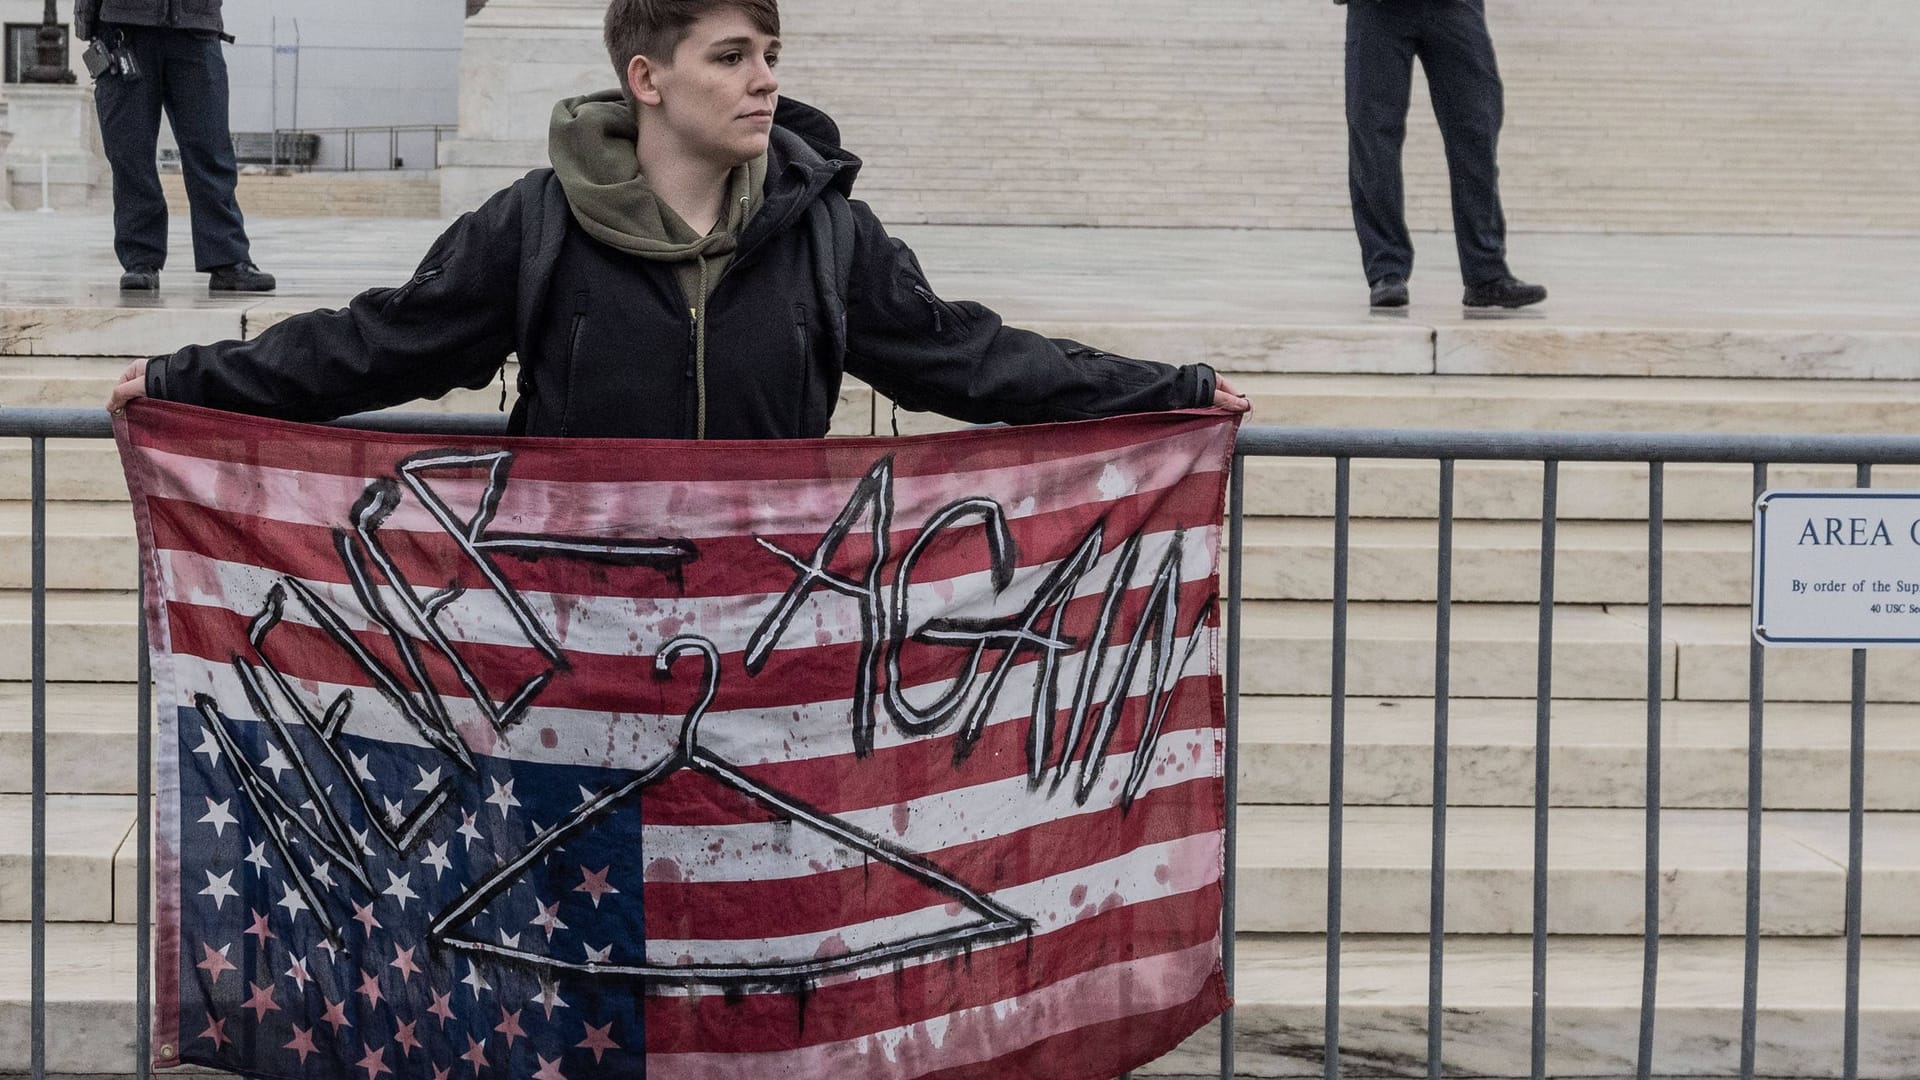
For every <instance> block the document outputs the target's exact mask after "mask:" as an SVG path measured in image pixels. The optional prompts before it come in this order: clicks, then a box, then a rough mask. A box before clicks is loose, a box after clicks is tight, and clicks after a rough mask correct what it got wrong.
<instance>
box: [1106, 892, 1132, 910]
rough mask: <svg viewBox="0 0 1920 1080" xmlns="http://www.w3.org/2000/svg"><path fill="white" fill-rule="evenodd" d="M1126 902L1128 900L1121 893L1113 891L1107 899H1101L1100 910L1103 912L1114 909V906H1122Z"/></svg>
mask: <svg viewBox="0 0 1920 1080" xmlns="http://www.w3.org/2000/svg"><path fill="white" fill-rule="evenodd" d="M1125 903H1126V901H1125V900H1122V899H1121V898H1120V894H1119V893H1113V894H1111V895H1109V896H1108V897H1107V898H1106V899H1105V900H1102V901H1100V910H1101V911H1103V912H1105V911H1112V910H1113V909H1114V908H1117V907H1121V906H1122V905H1124V904H1125Z"/></svg>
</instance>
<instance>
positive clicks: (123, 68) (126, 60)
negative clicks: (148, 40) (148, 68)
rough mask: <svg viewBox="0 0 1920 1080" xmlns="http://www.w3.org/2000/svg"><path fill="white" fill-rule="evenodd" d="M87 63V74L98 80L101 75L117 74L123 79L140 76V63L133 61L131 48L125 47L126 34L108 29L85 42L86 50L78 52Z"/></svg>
mask: <svg viewBox="0 0 1920 1080" xmlns="http://www.w3.org/2000/svg"><path fill="white" fill-rule="evenodd" d="M80 59H81V61H82V62H83V63H85V64H86V65H87V74H89V75H92V76H93V77H94V79H96V80H98V79H99V78H100V77H101V76H103V75H118V76H120V77H121V78H123V79H137V78H139V77H140V65H139V64H138V63H136V62H134V59H133V50H132V49H129V48H127V35H126V34H124V33H122V32H120V31H118V30H110V31H108V32H106V33H104V34H101V35H100V36H99V37H96V38H94V39H93V40H92V41H89V42H87V50H86V51H85V52H83V53H81V54H80Z"/></svg>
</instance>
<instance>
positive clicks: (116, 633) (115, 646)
mask: <svg viewBox="0 0 1920 1080" xmlns="http://www.w3.org/2000/svg"><path fill="white" fill-rule="evenodd" d="M134 597H135V594H134V593H133V592H131V591H129V592H102V591H93V592H79V591H74V590H68V589H56V590H50V591H48V593H47V595H46V603H47V626H46V635H47V678H48V679H49V680H60V681H73V682H124V681H127V680H130V679H132V678H133V676H134V673H135V670H136V664H135V657H134V645H135V643H136V641H137V640H138V635H137V634H136V632H135V627H134V613H135V610H136V604H135V599H134ZM32 625H33V624H32V594H31V593H30V592H29V591H28V590H25V589H0V680H8V681H20V680H28V679H31V678H32V677H33V665H32V655H33V653H32V644H31V643H32Z"/></svg>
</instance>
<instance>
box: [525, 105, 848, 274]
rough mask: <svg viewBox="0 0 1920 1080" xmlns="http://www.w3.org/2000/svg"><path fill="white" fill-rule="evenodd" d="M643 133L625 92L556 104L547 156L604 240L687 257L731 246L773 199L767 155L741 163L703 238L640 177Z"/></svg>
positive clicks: (573, 202)
mask: <svg viewBox="0 0 1920 1080" xmlns="http://www.w3.org/2000/svg"><path fill="white" fill-rule="evenodd" d="M828 123H829V124H831V123H832V122H831V121H828ZM638 138H639V131H638V129H637V128H636V127H635V125H634V121H633V114H632V112H631V111H630V110H629V109H628V107H627V102H626V98H625V97H623V96H622V95H621V93H620V91H618V90H602V91H599V92H598V93H593V94H586V95H583V96H580V97H573V98H567V99H565V100H563V101H561V102H559V103H558V104H556V105H554V107H553V118H552V121H551V123H550V124H549V125H548V131H547V156H548V157H549V158H550V159H551V160H552V162H553V172H554V175H555V176H557V177H558V178H559V180H560V185H561V188H562V189H563V190H564V191H565V192H566V196H567V204H568V206H569V207H571V208H572V210H573V216H574V219H575V220H577V221H578V222H579V223H580V227H581V228H582V229H584V230H586V232H587V234H588V235H589V236H592V237H593V238H594V239H596V240H599V241H600V242H601V243H604V244H607V245H609V246H610V247H613V248H616V249H618V250H620V251H625V252H627V253H629V254H632V255H638V256H640V257H641V258H644V259H658V260H661V261H663V262H685V261H691V260H694V259H696V258H712V257H714V256H717V255H724V254H727V253H728V252H731V251H732V250H733V249H734V247H735V246H736V244H737V243H738V240H739V236H740V233H741V231H742V230H743V229H745V228H746V225H747V222H748V221H750V220H751V219H752V218H753V216H754V214H755V212H757V211H758V210H759V209H760V203H761V201H762V200H763V199H764V197H765V196H764V192H765V187H766V176H767V159H766V155H764V154H763V155H761V156H760V157H759V158H756V159H754V160H753V161H750V162H748V163H747V164H745V165H740V166H736V167H735V168H734V170H733V173H732V175H731V176H730V177H729V178H728V187H729V190H728V193H727V216H726V220H725V222H724V224H723V227H722V228H719V229H715V230H714V231H713V232H711V233H709V234H707V235H705V236H701V235H699V234H697V233H695V232H694V230H693V228H692V227H691V226H689V225H688V224H687V223H686V222H685V221H684V220H682V218H681V217H680V215H679V214H677V213H675V212H674V211H673V208H672V207H670V206H668V205H667V204H666V203H665V202H663V201H661V200H660V198H659V197H658V196H657V195H655V194H654V191H653V186H652V185H651V184H649V183H648V182H647V178H646V177H644V176H642V175H640V165H639V161H638V159H637V158H636V157H635V153H634V144H635V141H636V140H637V139H638Z"/></svg>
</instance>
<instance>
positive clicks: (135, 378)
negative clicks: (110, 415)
mask: <svg viewBox="0 0 1920 1080" xmlns="http://www.w3.org/2000/svg"><path fill="white" fill-rule="evenodd" d="M146 396H147V361H146V359H145V358H142V359H139V360H135V361H134V362H133V363H131V364H128V365H127V370H125V371H123V372H121V373H120V382H119V383H118V384H117V385H116V386H114V388H113V393H112V394H110V395H108V397H107V411H108V412H115V413H117V412H122V411H124V410H125V409H126V407H127V402H129V401H132V400H133V399H134V398H142V397H146Z"/></svg>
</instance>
